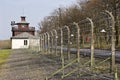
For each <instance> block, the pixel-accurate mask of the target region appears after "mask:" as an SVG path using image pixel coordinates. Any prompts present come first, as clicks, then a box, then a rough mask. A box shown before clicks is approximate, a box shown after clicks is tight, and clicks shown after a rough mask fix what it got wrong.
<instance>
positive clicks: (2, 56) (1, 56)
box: [0, 49, 11, 66]
mask: <svg viewBox="0 0 120 80" xmlns="http://www.w3.org/2000/svg"><path fill="white" fill-rule="evenodd" d="M10 53H11V50H10V49H5V50H0V66H1V65H2V64H3V63H4V62H5V61H6V59H7V58H8V57H9V55H10Z"/></svg>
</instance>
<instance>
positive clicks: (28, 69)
mask: <svg viewBox="0 0 120 80" xmlns="http://www.w3.org/2000/svg"><path fill="white" fill-rule="evenodd" d="M38 61H39V57H38V56H37V55H36V54H33V53H32V52H30V51H28V50H13V51H12V53H11V55H10V56H9V58H8V60H7V62H6V63H5V65H4V66H2V69H1V70H0V80H44V79H45V71H44V66H43V67H42V66H41V67H40V64H39V62H38Z"/></svg>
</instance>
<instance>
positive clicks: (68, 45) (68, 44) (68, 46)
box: [64, 26, 70, 60]
mask: <svg viewBox="0 0 120 80" xmlns="http://www.w3.org/2000/svg"><path fill="white" fill-rule="evenodd" d="M64 27H65V28H66V29H67V31H68V33H67V35H68V43H67V48H68V60H70V29H69V27H68V26H64Z"/></svg>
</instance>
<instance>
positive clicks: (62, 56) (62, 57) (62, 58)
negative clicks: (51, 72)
mask: <svg viewBox="0 0 120 80" xmlns="http://www.w3.org/2000/svg"><path fill="white" fill-rule="evenodd" d="M60 32H61V60H62V74H63V75H62V79H63V77H64V75H65V74H64V55H63V31H62V28H61V29H60Z"/></svg>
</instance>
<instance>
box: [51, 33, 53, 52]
mask: <svg viewBox="0 0 120 80" xmlns="http://www.w3.org/2000/svg"><path fill="white" fill-rule="evenodd" d="M50 33H51V53H53V32H52V31H51V32H50Z"/></svg>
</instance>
